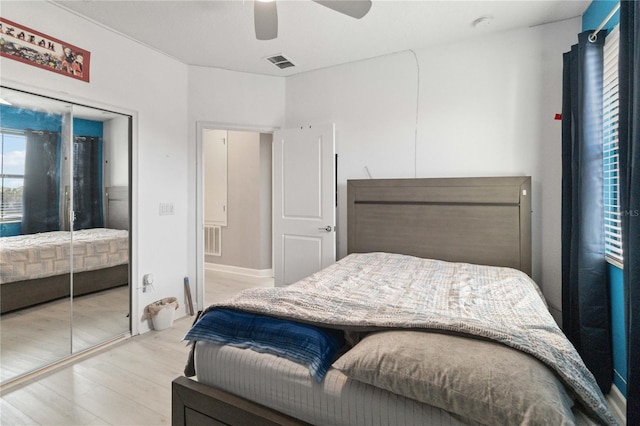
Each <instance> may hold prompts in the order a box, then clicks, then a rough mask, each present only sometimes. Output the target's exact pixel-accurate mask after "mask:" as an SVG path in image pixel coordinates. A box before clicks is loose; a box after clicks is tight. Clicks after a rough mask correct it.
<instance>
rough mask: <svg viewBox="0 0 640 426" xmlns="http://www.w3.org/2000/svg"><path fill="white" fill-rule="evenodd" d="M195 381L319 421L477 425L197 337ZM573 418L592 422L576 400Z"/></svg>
mask: <svg viewBox="0 0 640 426" xmlns="http://www.w3.org/2000/svg"><path fill="white" fill-rule="evenodd" d="M194 349H195V350H194V356H195V366H196V373H197V378H198V382H199V383H202V384H205V385H209V386H213V387H215V388H218V389H221V390H224V391H226V392H229V393H232V394H234V395H237V396H240V397H242V398H245V399H247V400H250V401H253V402H256V403H258V404H261V405H263V406H265V407H269V408H271V409H274V410H276V411H279V412H281V413H285V414H287V415H289V416H291V417H294V418H296V419H299V420H302V421H304V422H307V423H310V424H314V425H323V426H331V425H335V426H352V425H354V426H357V425H366V426H390V425H393V426H401V425H405V426H412V425H415V426H418V425H419V426H425V425H428V426H445V425H446V426H459V425H478V423H477V422H473V421H471V420H469V419H466V418H464V417H460V416H457V415H455V414H452V413H449V412H447V411H446V410H443V409H441V408H438V407H433V406H431V405H428V404H425V403H421V402H418V401H415V400H413V399H410V398H405V397H403V396H400V395H396V394H394V393H392V392H389V391H387V390H384V389H380V388H377V387H375V386H372V385H368V384H366V383H362V382H359V381H356V380H352V379H350V378H348V377H347V376H346V375H344V374H343V373H341V372H340V371H338V370H336V369H333V368H332V369H330V370H329V372H328V373H327V375H326V376H325V378H324V380H323V381H322V382H321V383H317V382H316V381H314V380H313V379H312V378H311V376H310V375H309V370H308V369H307V368H306V367H304V366H302V365H300V364H297V363H295V362H292V361H289V360H287V359H284V358H280V357H277V356H275V355H271V354H267V353H258V352H255V351H253V350H251V349H241V348H237V347H233V346H228V345H218V344H215V343H209V342H197V343H196V345H195V348H194ZM572 411H573V414H574V415H575V424H576V425H579V426H594V425H596V424H597V423H595V422H594V421H593V420H592V419H590V418H589V417H588V416H587V415H586V414H585V412H584V411H583V410H582V409H581V407H580V406H578V405H575V406H574V407H573V408H572Z"/></svg>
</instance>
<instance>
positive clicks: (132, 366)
mask: <svg viewBox="0 0 640 426" xmlns="http://www.w3.org/2000/svg"><path fill="white" fill-rule="evenodd" d="M205 275H206V287H205V288H206V295H205V304H208V303H212V302H215V301H219V300H222V299H225V298H227V297H229V296H231V295H233V294H235V293H237V292H238V291H241V290H243V289H245V288H250V287H258V286H273V279H252V278H244V277H242V276H239V275H232V274H222V273H216V272H211V271H207V272H206V274H205ZM192 321H193V318H192V317H184V318H180V319H177V320H176V321H175V322H174V324H173V326H172V327H171V328H169V329H166V330H162V331H151V332H148V333H145V334H143V335H140V336H134V337H132V338H130V339H127V340H126V341H124V342H121V343H118V344H116V345H114V346H111V347H109V348H108V349H105V350H103V351H100V352H98V353H96V354H94V355H91V356H89V357H86V358H83V359H82V360H78V361H76V362H74V363H72V364H70V365H68V366H66V367H62V368H59V369H56V370H54V371H52V372H50V373H46V374H43V375H41V376H40V377H38V378H35V379H33V380H30V381H29V382H26V383H24V384H20V385H17V386H14V387H11V388H9V389H8V390H7V391H4V392H3V393H2V395H1V398H0V424H2V425H122V426H129V425H131V426H133V425H144V426H147V425H163V424H164V425H168V424H171V381H172V380H173V379H175V378H176V377H178V376H180V375H182V370H183V368H184V364H185V362H186V360H187V355H188V347H186V345H185V343H184V342H181V339H182V337H183V336H184V334H185V333H186V331H187V330H188V328H189V327H190V326H191V323H192Z"/></svg>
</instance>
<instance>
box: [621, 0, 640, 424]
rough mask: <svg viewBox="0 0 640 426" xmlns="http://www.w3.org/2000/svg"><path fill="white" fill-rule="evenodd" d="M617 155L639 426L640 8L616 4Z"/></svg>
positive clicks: (634, 416) (632, 409) (630, 394)
mask: <svg viewBox="0 0 640 426" xmlns="http://www.w3.org/2000/svg"><path fill="white" fill-rule="evenodd" d="M619 61H620V62H619V65H620V66H619V77H620V82H619V84H620V85H619V92H620V117H619V120H620V121H619V126H620V127H619V154H620V204H621V206H620V207H621V211H622V213H623V214H622V251H623V256H624V284H625V300H626V312H625V314H626V326H627V361H628V370H627V424H628V425H640V3H638V2H637V1H622V2H620V57H619Z"/></svg>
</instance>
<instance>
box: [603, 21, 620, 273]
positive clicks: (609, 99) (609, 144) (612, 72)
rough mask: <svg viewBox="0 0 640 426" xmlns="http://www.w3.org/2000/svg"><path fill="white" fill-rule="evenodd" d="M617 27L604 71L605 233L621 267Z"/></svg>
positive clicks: (609, 39)
mask: <svg viewBox="0 0 640 426" xmlns="http://www.w3.org/2000/svg"><path fill="white" fill-rule="evenodd" d="M619 39H620V32H619V29H618V26H616V27H615V28H614V29H613V31H612V32H611V33H610V34H609V35H608V36H607V39H606V41H605V45H604V69H603V93H602V102H603V144H604V145H603V147H604V168H603V170H604V227H605V229H604V231H605V253H606V256H607V259H608V260H609V261H611V262H612V263H614V264H618V265H619V266H621V265H622V259H623V258H622V230H621V226H620V225H621V223H620V221H621V212H620V191H619V184H620V183H619V182H620V181H619V179H618V176H619V171H618V44H619Z"/></svg>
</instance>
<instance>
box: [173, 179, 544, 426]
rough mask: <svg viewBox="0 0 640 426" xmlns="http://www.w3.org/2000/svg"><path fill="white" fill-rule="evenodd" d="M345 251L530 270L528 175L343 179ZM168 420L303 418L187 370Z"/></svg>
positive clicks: (176, 385)
mask: <svg viewBox="0 0 640 426" xmlns="http://www.w3.org/2000/svg"><path fill="white" fill-rule="evenodd" d="M347 235H348V243H347V251H348V253H364V252H374V251H385V252H392V253H401V254H409V255H413V256H418V257H424V258H434V259H441V260H447V261H456V262H469V263H480V264H486V265H494V266H506V267H512V268H516V269H520V270H521V271H523V272H525V273H527V274H529V275H531V178H530V177H489V178H441V179H368V180H349V181H348V182H347ZM172 424H173V425H174V426H182V425H188V426H193V425H205V424H206V425H238V426H241V425H247V424H251V425H273V424H279V425H299V424H305V423H303V422H300V421H298V420H296V419H292V418H291V417H289V416H286V415H284V414H282V413H279V412H276V411H274V410H271V409H269V408H266V407H263V406H261V405H259V404H255V403H253V402H251V401H248V400H246V399H244V398H241V397H238V396H235V395H232V394H229V393H227V392H223V391H221V390H219V389H215V388H213V387H211V386H207V385H203V384H201V383H198V382H196V381H194V380H191V379H188V378H186V377H179V378H177V379H175V380H174V381H173V383H172Z"/></svg>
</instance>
